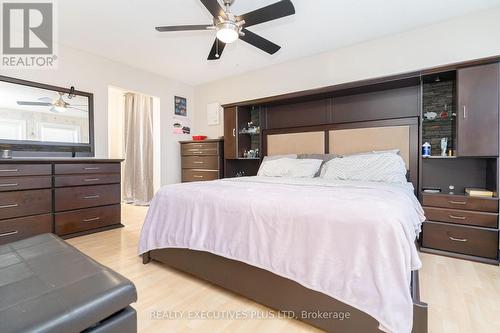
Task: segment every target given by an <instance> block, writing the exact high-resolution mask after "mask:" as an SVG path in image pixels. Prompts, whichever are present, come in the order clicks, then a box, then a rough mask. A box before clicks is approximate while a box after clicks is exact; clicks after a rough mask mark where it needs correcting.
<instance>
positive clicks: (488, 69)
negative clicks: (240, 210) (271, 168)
mask: <svg viewBox="0 0 500 333" xmlns="http://www.w3.org/2000/svg"><path fill="white" fill-rule="evenodd" d="M498 61H500V58H498V57H497V58H495V59H493V58H490V59H483V60H476V61H470V62H464V63H460V64H454V65H448V66H443V67H441V68H433V69H429V70H425V69H424V70H421V71H418V72H414V73H408V74H402V75H396V76H391V77H385V78H377V79H372V80H365V81H358V82H351V83H346V84H340V85H335V86H330V87H324V88H319V89H314V90H308V91H300V92H294V93H290V94H284V95H279V96H273V97H266V98H262V99H258V100H251V101H243V102H238V103H233V104H228V105H225V106H224V134H225V139H226V142H225V148H226V154H225V160H224V163H225V176H226V177H234V176H239V175H245V176H250V175H254V174H256V173H257V170H258V168H259V165H260V162H261V160H260V159H257V160H255V161H252V160H250V159H243V158H242V157H243V156H242V154H243V153H244V150H245V149H248V147H252V144H255V142H253V141H252V140H249V139H248V137H242V136H240V135H239V134H240V132H239V130H241V127H242V126H243V125H244V123H245V122H247V121H249V120H248V119H249V118H248V117H249V115H250V119H251V118H252V116H251V115H252V113H251V110H255V109H258V110H259V113H258V114H259V123H260V127H261V131H262V132H263V133H264V136H261V142H262V138H265V134H267V133H268V132H269V131H274V132H279V131H283V133H285V132H286V130H288V129H293V130H294V131H300V129H304V130H311V129H313V128H315V127H318V128H320V127H321V126H323V125H330V124H345V123H354V122H362V121H384V120H388V119H398V118H405V117H409V118H417V119H419V120H420V128H419V130H420V136H419V138H420V142H419V143H418V144H415V146H412V148H413V149H414V150H418V151H420V149H421V146H422V144H423V143H424V142H429V143H431V144H432V156H431V157H430V158H420V160H419V163H418V165H419V167H418V169H419V170H418V171H419V172H418V176H415V177H418V185H419V189H418V191H417V192H418V193H419V198H420V199H421V200H424V196H427V200H426V202H424V206H425V207H426V213H427V215H428V216H427V219H428V221H427V222H425V223H424V226H423V235H421V238H420V239H421V240H422V239H423V240H424V242H423V245H422V246H421V250H422V251H427V252H432V253H438V254H442V255H448V256H454V257H459V258H463V259H471V260H477V261H483V262H489V263H498V257H497V253H496V250H498V235H499V232H498V215H499V214H498V213H499V208H498V199H497V198H498V190H499V188H500V186H499V178H500V177H499V175H500V161H499V158H498V155H499V141H500V138H499V127H500V116H499V100H500V96H499V95H500V82H499V81H500V79H499V76H500V66H499V63H498ZM443 138H446V139H447V140H442V139H443ZM326 140H327V141H328V140H330V138H328V137H327V139H326ZM445 141H447V146H446V148H447V151H446V154H445V156H442V154H441V142H443V143H444V142H445ZM325 146H326V147H327V146H328V145H325ZM327 149H328V148H325V151H327ZM261 151H262V153H263V154H265V153H266V147H265V142H264V146H263V145H262V144H261ZM472 187H474V188H482V189H486V190H489V191H492V192H493V193H494V196H493V198H489V199H488V198H486V199H485V198H481V199H476V198H473V197H470V196H467V195H466V194H465V189H466V188H472ZM426 188H427V189H429V188H432V189H435V190H438V191H440V194H437V195H436V196H432V197H431V196H430V195H428V194H427V193H425V194H423V193H422V192H423V190H424V189H426ZM443 198H444V199H443ZM429 200H430V201H432V202H430V201H429ZM443 200H444V201H443ZM450 202H460V203H459V204H456V205H458V206H457V207H455V206H452V207H450V206H449V205H453V204H450ZM462 202H464V203H465V204H461V203H462ZM477 203H483V204H488V205H494V207H493V208H491V207H489V208H485V209H483V208H481V209H477V211H476V209H475V208H474V207H475V206H474V205H476V204H477ZM450 237H451V238H450Z"/></svg>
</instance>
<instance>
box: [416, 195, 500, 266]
mask: <svg viewBox="0 0 500 333" xmlns="http://www.w3.org/2000/svg"><path fill="white" fill-rule="evenodd" d="M422 203H423V207H424V210H425V216H426V217H427V221H425V222H424V223H423V235H422V247H423V248H422V249H421V250H424V252H432V253H437V254H445V255H446V254H449V255H452V256H455V257H460V258H462V259H470V260H474V261H480V262H487V263H493V264H496V263H498V261H497V256H498V240H499V239H498V237H499V230H498V199H497V198H479V197H470V196H463V195H462V196H461V195H448V194H429V193H423V194H422Z"/></svg>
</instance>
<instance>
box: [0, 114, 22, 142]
mask: <svg viewBox="0 0 500 333" xmlns="http://www.w3.org/2000/svg"><path fill="white" fill-rule="evenodd" d="M0 139H1V140H26V121H24V120H19V119H0Z"/></svg>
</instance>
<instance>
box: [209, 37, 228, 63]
mask: <svg viewBox="0 0 500 333" xmlns="http://www.w3.org/2000/svg"><path fill="white" fill-rule="evenodd" d="M225 47H226V44H225V43H223V42H221V41H220V40H219V39H218V38H215V42H214V45H213V46H212V49H211V50H210V54H209V55H208V60H219V59H220V57H221V56H222V51H224V48H225ZM217 51H218V53H217ZM217 55H218V56H217Z"/></svg>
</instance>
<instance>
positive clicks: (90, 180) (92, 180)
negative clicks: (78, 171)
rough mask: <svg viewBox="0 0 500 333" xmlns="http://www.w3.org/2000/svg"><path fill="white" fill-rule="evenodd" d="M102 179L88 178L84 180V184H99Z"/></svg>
mask: <svg viewBox="0 0 500 333" xmlns="http://www.w3.org/2000/svg"><path fill="white" fill-rule="evenodd" d="M99 180H100V179H99V178H87V179H84V180H83V181H84V182H98V181H99Z"/></svg>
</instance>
